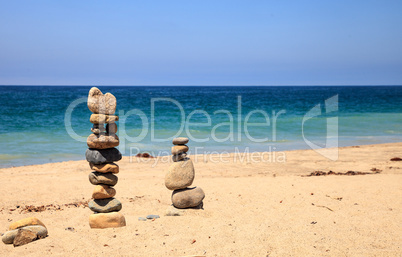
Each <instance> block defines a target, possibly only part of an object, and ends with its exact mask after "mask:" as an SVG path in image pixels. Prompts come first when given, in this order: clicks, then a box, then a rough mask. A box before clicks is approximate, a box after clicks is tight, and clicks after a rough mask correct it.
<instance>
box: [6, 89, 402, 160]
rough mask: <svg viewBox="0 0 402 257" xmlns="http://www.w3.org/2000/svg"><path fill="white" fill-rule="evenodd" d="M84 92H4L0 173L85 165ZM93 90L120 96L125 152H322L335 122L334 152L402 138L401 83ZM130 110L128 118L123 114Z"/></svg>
mask: <svg viewBox="0 0 402 257" xmlns="http://www.w3.org/2000/svg"><path fill="white" fill-rule="evenodd" d="M90 88H91V87H89V86H82V87H81V86H80V87H79V86H71V87H67V86H57V87H49V86H43V87H42V86H1V87H0V93H1V94H0V105H1V106H0V115H1V121H0V143H1V148H0V167H9V166H19V165H29V164H38V163H46V162H56V161H66V160H79V159H84V153H85V150H86V143H85V139H86V137H87V136H88V135H89V134H90V133H91V132H90V128H91V123H90V122H89V117H90V115H91V112H90V111H89V110H88V108H87V106H86V102H85V101H86V97H87V95H88V91H89V89H90ZM99 89H101V90H102V92H104V93H106V92H110V93H112V94H113V95H115V96H116V98H117V110H116V114H118V115H119V116H120V118H121V119H120V122H119V123H120V124H119V132H118V135H119V137H120V143H121V144H120V147H119V149H120V151H121V152H122V153H123V155H130V149H131V154H135V153H137V152H138V151H141V152H145V151H147V152H151V153H153V154H154V155H158V154H167V152H168V151H169V149H170V146H171V143H170V142H171V138H172V137H174V136H178V135H180V136H187V137H190V138H191V141H190V143H189V146H190V149H191V150H192V151H193V153H195V151H196V149H195V147H199V149H197V153H204V152H211V151H218V152H222V151H228V152H234V151H236V149H242V150H244V149H246V148H248V149H249V151H271V150H275V151H280V150H290V149H308V148H310V145H308V144H307V143H306V140H307V141H309V142H311V143H313V144H314V145H317V146H321V147H325V146H328V145H326V140H327V139H328V138H331V137H333V136H334V134H333V133H328V131H327V123H328V122H329V119H332V120H331V121H332V122H333V121H334V118H337V119H338V121H337V124H338V127H337V131H338V135H337V137H336V138H337V142H338V145H339V146H348V145H360V144H374V143H386V142H398V141H401V140H402V126H401V124H402V115H401V114H402V87H400V86H367V87H366V86H364V87H363V86H359V87H344V86H342V87H336V86H331V87H328V86H321V87H312V86H311V87H310V86H306V87H300V86H297V87H283V86H281V87H254V86H244V87H222V86H219V87H162V86H161V87H99ZM334 96H335V98H332V100H330V102H331V104H330V105H327V106H326V105H325V101H326V100H327V99H331V97H334ZM336 96H337V101H336ZM74 101H76V102H77V103H78V104H77V105H76V106H75V107H74V108H71V110H72V111H71V119H68V120H67V123H66V121H65V118H66V111H68V110H69V106H70V107H72V105H71V104H72V103H74ZM152 103H153V104H154V108H153V109H152ZM318 104H320V106H319V107H317V108H318V109H317V108H316V109H315V111H317V110H319V111H320V112H321V114H319V115H316V116H314V117H313V118H311V119H308V120H307V121H305V123H304V124H303V118H305V117H306V114H308V113H309V111H310V110H311V109H312V108H314V107H315V106H317V105H318ZM331 106H332V107H331ZM334 106H336V107H337V108H336V107H334ZM333 107H334V108H333ZM328 110H329V111H330V112H328ZM127 113H131V114H132V115H130V116H128V117H126V116H127ZM278 113H280V114H279V115H278ZM67 114H68V113H67ZM315 114H317V113H315ZM182 115H184V116H182ZM275 116H277V118H276V122H274V120H275V119H274V118H275ZM67 118H68V115H67ZM246 119H247V125H246V128H247V131H246V128H245V121H246ZM70 123H71V126H70V125H69V124H70ZM194 123H198V124H194ZM250 123H253V124H251V125H250ZM331 124H333V123H331ZM69 127H71V129H69ZM68 131H70V134H71V131H73V133H74V134H75V135H76V136H73V137H72V136H71V135H70V134H69V133H68ZM152 131H153V133H152Z"/></svg>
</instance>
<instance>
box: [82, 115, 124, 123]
mask: <svg viewBox="0 0 402 257" xmlns="http://www.w3.org/2000/svg"><path fill="white" fill-rule="evenodd" d="M118 120H119V116H116V115H105V114H92V115H91V117H90V118H89V121H90V122H91V123H93V124H105V123H115V122H116V121H118Z"/></svg>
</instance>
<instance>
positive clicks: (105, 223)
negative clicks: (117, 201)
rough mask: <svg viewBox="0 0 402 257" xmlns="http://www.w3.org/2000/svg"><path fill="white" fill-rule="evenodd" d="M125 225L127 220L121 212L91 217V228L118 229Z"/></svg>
mask: <svg viewBox="0 0 402 257" xmlns="http://www.w3.org/2000/svg"><path fill="white" fill-rule="evenodd" d="M125 225H126V219H125V218H124V216H123V215H122V214H121V213H119V212H109V213H95V214H91V215H90V216H89V226H90V227H91V228H117V227H124V226H125Z"/></svg>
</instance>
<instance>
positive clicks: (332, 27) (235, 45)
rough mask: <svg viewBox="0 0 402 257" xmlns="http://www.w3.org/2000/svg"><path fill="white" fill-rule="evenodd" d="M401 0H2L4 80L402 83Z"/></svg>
mask: <svg viewBox="0 0 402 257" xmlns="http://www.w3.org/2000/svg"><path fill="white" fill-rule="evenodd" d="M401 13H402V1H400V0H395V1H392V0H381V1H380V0H378V1H372V0H353V1H351V0H337V1H329V0H328V1H327V0H316V1H311V0H306V1H300V0H295V1H286V0H282V1H279V0H275V1H271V0H265V1H257V0H255V1H253V0H251V1H245V0H244V1H237V0H230V1H226V0H219V1H217V0H215V1H209V0H204V1H189V0H186V1H184V0H183V1H175V0H170V1H166V0H163V1H156V0H152V1H143V0H142V1H136V0H126V1H123V0H120V1H119V0H116V1H111V0H109V1H104V0H96V1H94V0H85V1H82V0H80V1H78V0H68V1H67V0H57V1H55V0H48V1H44V0H35V1H32V0H31V1H29V0H25V1H21V0H12V1H10V0H6V1H4V0H0V85H402V15H401Z"/></svg>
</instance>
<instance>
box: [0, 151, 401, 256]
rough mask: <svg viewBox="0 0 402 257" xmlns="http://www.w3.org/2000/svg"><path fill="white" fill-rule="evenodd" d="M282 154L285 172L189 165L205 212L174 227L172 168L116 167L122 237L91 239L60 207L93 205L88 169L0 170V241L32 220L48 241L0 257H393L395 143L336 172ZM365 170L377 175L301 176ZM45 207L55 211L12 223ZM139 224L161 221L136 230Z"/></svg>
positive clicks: (342, 163) (83, 165)
mask: <svg viewBox="0 0 402 257" xmlns="http://www.w3.org/2000/svg"><path fill="white" fill-rule="evenodd" d="M190 148H191V144H190ZM283 154H284V156H285V157H286V161H285V162H278V161H277V160H276V159H275V158H276V157H275V158H272V159H271V162H269V161H267V160H266V161H265V162H259V161H258V160H257V161H256V160H254V161H252V160H246V159H245V160H243V161H240V160H239V158H236V159H234V155H233V154H232V155H231V156H226V157H225V158H223V159H222V160H221V161H219V162H215V161H214V156H191V158H192V159H193V161H194V165H195V168H196V178H195V181H194V183H193V185H196V186H199V187H201V188H202V189H203V190H204V191H205V193H206V197H205V199H204V209H203V210H186V211H185V213H184V216H179V217H169V216H164V213H165V210H166V209H167V208H168V207H169V205H170V204H171V201H170V196H171V191H169V190H168V189H166V188H165V186H164V175H165V172H166V171H167V168H168V166H169V164H170V163H169V162H162V158H159V159H157V160H158V161H159V162H158V163H157V164H155V159H152V160H149V159H142V158H141V159H140V158H132V159H131V160H130V158H129V157H124V158H123V160H122V161H120V162H119V163H118V164H119V165H120V173H119V174H118V176H119V183H118V184H117V185H116V187H115V188H116V190H117V195H116V197H117V198H118V199H119V200H120V201H121V202H122V204H123V209H122V213H123V214H124V215H125V217H126V221H127V226H126V227H123V228H114V229H103V230H100V229H90V228H89V225H88V217H89V215H90V213H91V211H90V210H89V209H88V208H84V207H82V206H81V207H75V206H64V205H65V204H69V203H75V202H80V201H87V200H89V199H90V197H91V194H92V190H93V186H92V185H91V184H90V183H89V181H88V173H89V172H90V169H89V165H88V163H87V162H86V161H69V162H61V163H49V164H44V165H35V166H23V167H15V168H7V169H0V178H1V190H0V197H1V199H2V201H1V203H0V232H5V231H6V230H7V228H8V226H9V224H10V223H11V222H12V221H16V220H19V219H22V218H25V217H30V216H35V217H37V218H39V219H40V220H41V221H42V222H44V223H45V224H46V226H47V228H48V230H49V236H48V237H47V238H45V239H42V240H38V241H35V242H33V243H30V244H27V245H24V246H21V247H16V248H14V247H13V246H12V245H5V244H3V243H0V256H27V255H30V256H43V255H52V256H102V255H104V256H401V255H402V162H394V161H390V159H391V158H393V157H401V158H402V143H392V144H381V145H368V146H360V147H345V148H341V149H340V156H339V160H338V161H330V160H328V159H326V158H324V157H322V156H320V155H319V154H317V153H315V152H314V151H312V150H297V151H288V152H285V153H283ZM215 159H216V158H215ZM280 161H283V160H280ZM372 168H376V169H379V170H382V172H381V173H379V174H371V175H358V176H334V175H331V176H319V177H303V176H302V175H307V174H309V173H311V172H313V171H316V170H321V171H325V172H328V171H330V170H332V171H334V172H346V171H350V170H351V171H360V172H372V171H371V169H372ZM50 204H53V205H60V206H61V208H60V210H56V208H50V210H45V211H42V212H34V213H24V212H21V208H23V207H24V206H26V205H34V206H41V205H50ZM17 206H20V207H19V208H17ZM148 214H159V215H160V216H161V217H160V219H156V220H154V221H151V220H148V221H138V217H144V216H146V215H148ZM68 227H70V228H74V231H71V229H70V230H66V228H68Z"/></svg>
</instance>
